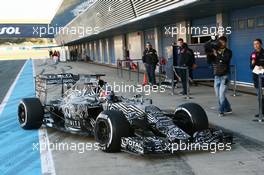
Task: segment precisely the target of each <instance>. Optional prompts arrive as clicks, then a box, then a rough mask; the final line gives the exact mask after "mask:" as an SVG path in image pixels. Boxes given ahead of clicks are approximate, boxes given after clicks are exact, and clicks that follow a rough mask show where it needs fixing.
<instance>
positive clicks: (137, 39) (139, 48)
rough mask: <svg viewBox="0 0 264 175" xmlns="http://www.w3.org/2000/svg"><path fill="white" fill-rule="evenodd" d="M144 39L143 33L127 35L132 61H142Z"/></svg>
mask: <svg viewBox="0 0 264 175" xmlns="http://www.w3.org/2000/svg"><path fill="white" fill-rule="evenodd" d="M143 42H144V39H143V33H142V32H134V33H129V34H127V47H128V49H129V54H130V59H141V58H142V53H143V49H144V43H143Z"/></svg>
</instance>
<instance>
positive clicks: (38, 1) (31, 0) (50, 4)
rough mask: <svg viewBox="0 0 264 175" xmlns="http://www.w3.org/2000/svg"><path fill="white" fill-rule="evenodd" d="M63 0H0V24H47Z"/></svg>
mask: <svg viewBox="0 0 264 175" xmlns="http://www.w3.org/2000/svg"><path fill="white" fill-rule="evenodd" d="M62 1H63V0H0V23H2V24H3V23H49V22H50V21H51V20H52V18H53V17H54V15H55V13H56V11H57V10H58V8H59V6H60V5H61V3H62Z"/></svg>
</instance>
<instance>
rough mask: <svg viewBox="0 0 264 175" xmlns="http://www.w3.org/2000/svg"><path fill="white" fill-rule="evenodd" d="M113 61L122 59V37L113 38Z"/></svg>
mask: <svg viewBox="0 0 264 175" xmlns="http://www.w3.org/2000/svg"><path fill="white" fill-rule="evenodd" d="M114 49H115V59H116V60H118V59H120V60H123V57H124V37H123V36H122V35H119V36H115V37H114Z"/></svg>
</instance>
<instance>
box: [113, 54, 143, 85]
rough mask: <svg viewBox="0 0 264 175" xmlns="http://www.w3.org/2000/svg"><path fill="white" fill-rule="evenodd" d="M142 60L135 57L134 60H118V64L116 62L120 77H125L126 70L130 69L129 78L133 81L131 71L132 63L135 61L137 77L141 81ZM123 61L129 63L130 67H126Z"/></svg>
mask: <svg viewBox="0 0 264 175" xmlns="http://www.w3.org/2000/svg"><path fill="white" fill-rule="evenodd" d="M141 62H142V60H141V59H133V60H117V64H116V71H117V76H118V77H121V78H124V70H126V71H128V80H129V81H131V77H132V75H131V72H132V68H131V66H132V65H131V63H134V64H135V65H136V73H137V74H136V77H137V78H136V79H137V82H139V81H140V79H139V73H140V71H139V63H141ZM123 63H128V64H129V65H128V67H127V68H124V67H123Z"/></svg>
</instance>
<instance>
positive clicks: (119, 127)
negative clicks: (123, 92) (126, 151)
mask: <svg viewBox="0 0 264 175" xmlns="http://www.w3.org/2000/svg"><path fill="white" fill-rule="evenodd" d="M130 128H131V127H130V124H129V122H128V121H127V119H126V117H125V115H124V114H123V112H121V111H115V110H106V111H103V112H101V113H100V114H99V116H98V117H97V119H96V123H95V128H94V135H95V140H96V142H98V144H99V146H100V148H101V149H102V150H103V151H104V152H120V149H121V137H129V136H131V133H132V132H131V129H130Z"/></svg>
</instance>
